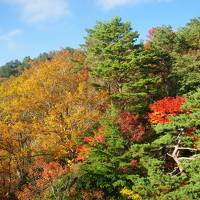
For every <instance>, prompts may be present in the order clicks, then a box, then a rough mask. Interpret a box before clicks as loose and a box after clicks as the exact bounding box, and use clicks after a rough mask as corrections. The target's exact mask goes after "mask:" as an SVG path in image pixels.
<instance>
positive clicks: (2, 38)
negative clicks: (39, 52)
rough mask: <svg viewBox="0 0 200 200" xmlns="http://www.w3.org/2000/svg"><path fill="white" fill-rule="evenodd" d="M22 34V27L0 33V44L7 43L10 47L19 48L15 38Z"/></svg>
mask: <svg viewBox="0 0 200 200" xmlns="http://www.w3.org/2000/svg"><path fill="white" fill-rule="evenodd" d="M21 34H23V31H22V30H21V29H14V30H11V31H9V32H7V33H3V34H0V44H1V45H5V46H6V47H7V48H9V49H17V48H18V47H19V44H18V43H17V42H16V41H15V39H16V37H18V36H20V35H21Z"/></svg>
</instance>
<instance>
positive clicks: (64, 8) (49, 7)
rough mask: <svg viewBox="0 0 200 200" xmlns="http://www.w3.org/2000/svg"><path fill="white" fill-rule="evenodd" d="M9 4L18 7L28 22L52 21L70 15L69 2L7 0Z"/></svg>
mask: <svg viewBox="0 0 200 200" xmlns="http://www.w3.org/2000/svg"><path fill="white" fill-rule="evenodd" d="M5 2H6V1H5ZM7 3H12V4H15V5H18V6H19V7H20V8H21V15H22V17H23V19H24V20H26V21H27V22H41V21H51V20H55V19H59V18H61V17H63V16H65V15H67V14H68V13H69V9H68V0H7Z"/></svg>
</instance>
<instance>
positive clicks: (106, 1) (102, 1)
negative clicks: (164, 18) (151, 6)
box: [97, 0, 172, 10]
mask: <svg viewBox="0 0 200 200" xmlns="http://www.w3.org/2000/svg"><path fill="white" fill-rule="evenodd" d="M169 1H172V0H97V3H98V5H100V6H101V7H102V8H103V9H105V10H110V9H112V8H114V7H118V6H124V5H136V4H140V3H161V2H169Z"/></svg>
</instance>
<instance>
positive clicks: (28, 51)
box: [0, 0, 200, 65]
mask: <svg viewBox="0 0 200 200" xmlns="http://www.w3.org/2000/svg"><path fill="white" fill-rule="evenodd" d="M114 16H120V17H122V19H123V20H124V21H131V22H132V27H133V29H134V30H137V31H139V32H140V38H141V39H145V37H146V35H147V31H148V29H149V28H151V27H155V26H159V25H163V24H165V25H172V26H173V27H174V28H178V27H181V26H184V25H185V24H186V23H187V22H188V21H189V20H190V19H191V18H194V17H198V16H200V0H0V65H2V64H4V63H5V62H8V61H10V60H12V59H16V58H17V59H22V58H23V57H25V56H28V55H29V56H31V57H35V56H37V55H39V53H42V52H48V51H51V50H59V49H60V48H62V47H67V46H69V47H73V48H78V47H79V45H80V44H82V43H83V42H84V39H83V38H84V36H85V34H86V33H85V28H91V27H92V26H93V25H94V24H95V22H96V21H97V20H107V19H110V18H112V17H114Z"/></svg>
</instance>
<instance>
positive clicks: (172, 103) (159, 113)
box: [148, 96, 185, 124]
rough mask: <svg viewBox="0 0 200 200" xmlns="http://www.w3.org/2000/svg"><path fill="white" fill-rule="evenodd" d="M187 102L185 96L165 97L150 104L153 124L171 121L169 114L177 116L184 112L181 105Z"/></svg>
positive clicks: (150, 119) (150, 115)
mask: <svg viewBox="0 0 200 200" xmlns="http://www.w3.org/2000/svg"><path fill="white" fill-rule="evenodd" d="M184 102H185V98H184V97H179V96H178V97H176V98H173V97H165V98H164V99H161V100H158V101H156V102H155V103H153V104H151V105H150V109H151V111H152V112H151V113H149V115H148V118H149V121H150V123H151V124H159V123H166V122H169V121H170V119H169V118H168V117H169V116H176V115H177V114H179V113H181V112H183V110H182V109H181V106H182V105H183V103H184Z"/></svg>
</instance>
